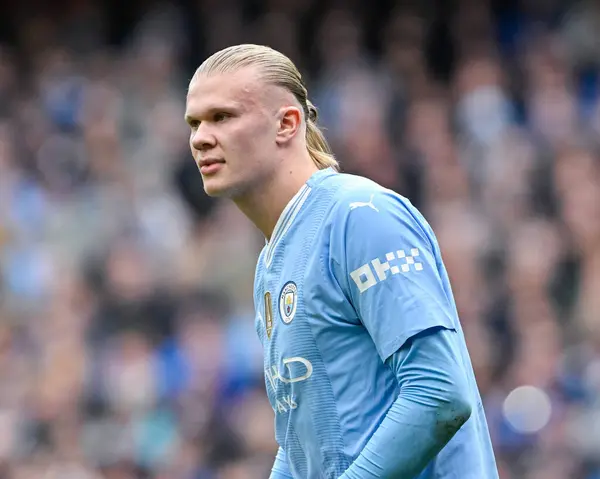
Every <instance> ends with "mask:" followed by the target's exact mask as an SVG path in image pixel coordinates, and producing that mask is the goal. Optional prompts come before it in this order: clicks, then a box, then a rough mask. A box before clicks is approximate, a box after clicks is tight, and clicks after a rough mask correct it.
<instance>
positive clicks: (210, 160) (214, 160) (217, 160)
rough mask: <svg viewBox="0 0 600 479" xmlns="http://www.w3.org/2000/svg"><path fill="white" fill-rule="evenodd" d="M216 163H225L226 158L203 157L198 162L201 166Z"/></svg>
mask: <svg viewBox="0 0 600 479" xmlns="http://www.w3.org/2000/svg"><path fill="white" fill-rule="evenodd" d="M215 163H225V160H223V159H221V158H202V159H201V160H200V161H199V162H198V166H199V167H200V168H202V167H203V166H210V165H213V164H215Z"/></svg>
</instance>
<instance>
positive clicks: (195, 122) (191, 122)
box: [188, 120, 200, 130]
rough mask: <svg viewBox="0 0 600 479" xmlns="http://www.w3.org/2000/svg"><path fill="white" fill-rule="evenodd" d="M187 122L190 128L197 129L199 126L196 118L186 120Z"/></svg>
mask: <svg viewBox="0 0 600 479" xmlns="http://www.w3.org/2000/svg"><path fill="white" fill-rule="evenodd" d="M188 124H189V125H190V128H191V129H192V130H197V129H198V127H199V126H200V122H199V121H198V120H190V121H189V122H188Z"/></svg>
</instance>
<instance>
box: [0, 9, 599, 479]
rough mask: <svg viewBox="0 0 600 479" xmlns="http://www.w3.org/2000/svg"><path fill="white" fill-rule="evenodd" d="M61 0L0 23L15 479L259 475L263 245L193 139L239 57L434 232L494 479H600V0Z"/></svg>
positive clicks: (266, 454) (6, 428)
mask: <svg viewBox="0 0 600 479" xmlns="http://www.w3.org/2000/svg"><path fill="white" fill-rule="evenodd" d="M48 3H49V4H50V3H52V5H45V4H44V3H43V2H31V1H29V0H23V1H22V2H19V3H18V4H17V3H15V4H13V5H12V7H11V9H10V11H9V12H5V13H3V14H2V15H0V17H1V20H0V33H1V35H0V38H2V40H1V41H0V478H2V479H3V478H7V479H9V478H10V479H13V478H14V479H30V478H36V479H37V478H51V479H54V478H61V479H80V478H81V479H88V478H89V479H95V478H107V479H113V478H114V479H130V478H155V479H246V478H253V479H254V478H259V477H267V476H268V471H269V469H270V466H271V464H272V460H273V455H274V451H275V449H276V444H275V443H274V440H273V412H272V410H271V409H270V407H269V405H268V402H267V401H266V398H265V394H264V392H263V390H264V383H263V381H264V380H263V373H262V356H261V355H262V353H261V350H260V345H259V343H258V339H257V338H256V334H255V331H254V326H253V305H252V280H253V274H254V266H255V261H256V257H257V254H258V252H259V251H260V248H261V247H262V244H264V239H263V238H261V237H260V235H259V234H258V233H257V232H256V231H255V229H254V227H253V226H252V225H251V224H250V223H249V222H248V221H247V220H246V219H245V218H244V217H243V216H242V215H241V213H239V212H238V211H237V210H236V209H235V207H234V206H232V205H231V204H229V203H228V202H223V201H214V200H211V199H209V198H207V197H206V195H205V194H204V192H203V189H202V182H201V177H200V175H199V173H198V172H197V169H196V166H195V165H194V163H193V160H192V158H191V155H190V154H189V150H188V146H187V138H188V131H187V128H186V126H185V123H184V121H183V112H184V104H185V93H186V89H187V82H188V80H189V78H191V75H192V74H193V71H194V68H195V67H196V66H197V65H199V64H200V63H201V62H202V60H203V59H204V58H206V56H207V55H208V54H210V53H211V52H213V51H215V50H216V49H219V48H221V47H225V46H228V45H231V44H233V43H238V42H255V43H262V44H268V45H271V46H273V47H274V48H277V49H279V50H281V51H283V52H284V53H286V54H288V55H289V56H290V57H291V58H292V59H293V60H294V61H295V62H296V63H297V64H298V66H299V67H300V68H301V69H302V70H303V71H304V73H305V77H306V82H307V84H308V86H309V97H310V98H311V99H312V101H313V102H314V103H315V104H316V105H317V107H319V109H320V117H319V121H320V122H321V125H322V126H323V127H324V128H326V132H327V136H328V138H329V139H330V142H331V143H332V145H333V147H334V149H335V151H336V154H337V157H338V159H339V161H340V162H341V164H342V167H343V169H344V170H345V171H348V172H352V173H358V174H362V175H365V176H368V177H370V178H372V179H374V180H376V181H378V182H380V183H382V184H384V185H385V186H387V187H390V188H393V189H394V190H396V191H398V192H400V193H401V194H403V195H405V196H407V197H408V198H409V199H410V200H411V201H412V202H413V203H414V204H415V205H416V206H418V207H419V208H420V209H421V210H422V212H423V213H424V214H425V216H426V217H427V218H428V220H429V221H430V222H431V224H432V226H433V228H434V230H435V231H436V233H437V235H438V239H439V241H440V244H441V247H442V250H443V255H444V259H445V262H446V266H447V268H448V271H449V274H450V276H451V279H452V282H453V288H454V292H455V295H456V300H457V305H458V308H459V312H460V317H461V320H462V323H463V326H464V329H465V333H466V336H467V340H468V345H469V348H470V352H471V356H472V359H473V363H474V367H475V369H476V374H477V379H478V382H479V386H480V389H481V391H482V395H483V397H484V403H485V407H486V411H487V415H488V419H489V425H490V429H491V433H492V437H493V442H494V447H495V450H496V455H497V460H498V466H499V469H500V474H501V478H502V479H598V478H600V454H599V453H598V451H600V161H599V152H600V149H599V147H600V144H599V142H598V138H599V134H600V75H599V73H600V7H599V6H598V4H597V2H593V1H580V2H562V1H560V0H522V1H516V0H515V1H512V2H491V1H485V0H456V1H454V2H444V1H440V2H435V1H428V2H419V3H418V8H416V7H413V6H411V5H410V4H408V3H407V2H401V1H394V0H387V1H375V2H360V1H344V2H342V1H334V0H332V1H316V0H295V1H286V0H264V1H259V0H252V1H251V0H219V1H217V0H196V1H194V0H189V1H183V0H182V1H181V2H164V3H163V2H160V1H149V0H147V1H142V0H140V1H137V2H130V3H127V4H125V3H123V4H122V5H120V4H119V3H118V2H116V1H113V2H109V1H107V2H102V1H99V0H72V1H61V2H48ZM51 8H52V10H51ZM13 388H14V389H13Z"/></svg>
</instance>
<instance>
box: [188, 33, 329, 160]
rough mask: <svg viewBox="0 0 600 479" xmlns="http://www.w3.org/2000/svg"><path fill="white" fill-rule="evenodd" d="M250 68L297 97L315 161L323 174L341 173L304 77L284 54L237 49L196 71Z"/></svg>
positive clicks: (247, 47)
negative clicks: (325, 172) (327, 171)
mask: <svg viewBox="0 0 600 479" xmlns="http://www.w3.org/2000/svg"><path fill="white" fill-rule="evenodd" d="M250 66H253V67H257V68H259V69H260V71H261V77H262V79H263V80H265V81H266V82H268V83H270V84H272V85H276V86H279V87H282V88H285V89H286V90H288V91H289V92H290V93H292V94H293V95H294V97H296V100H297V101H298V103H300V105H301V106H302V110H303V111H304V118H305V121H306V148H307V149H308V154H309V155H310V157H311V159H312V161H313V162H314V163H315V165H317V167H318V168H319V169H320V170H324V169H325V168H333V169H335V170H338V171H339V164H338V162H337V160H336V159H335V157H334V155H333V152H332V151H331V148H330V146H329V143H327V140H326V138H325V135H324V134H323V132H322V131H321V129H320V128H319V127H318V126H317V118H318V112H317V109H316V107H315V106H314V105H313V104H312V103H311V102H310V101H309V100H308V92H307V90H306V85H305V84H304V81H303V80H302V75H301V74H300V72H299V71H298V69H297V68H296V65H294V63H293V62H292V61H291V60H290V59H289V58H288V57H287V56H285V55H284V54H283V53H280V52H278V51H277V50H274V49H272V48H270V47H267V46H263V45H253V44H242V45H234V46H231V47H228V48H225V49H223V50H220V51H218V52H216V53H214V54H213V55H211V56H210V57H209V58H207V59H206V60H205V61H204V62H203V63H202V65H200V67H199V68H198V70H197V71H196V75H198V74H207V75H209V74H214V73H227V72H232V71H236V70H238V69H240V68H244V67H250Z"/></svg>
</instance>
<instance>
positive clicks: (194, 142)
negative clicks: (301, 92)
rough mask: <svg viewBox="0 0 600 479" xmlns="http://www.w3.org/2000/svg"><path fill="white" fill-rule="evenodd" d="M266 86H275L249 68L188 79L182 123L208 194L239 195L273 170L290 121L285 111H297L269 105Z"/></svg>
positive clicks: (270, 92) (275, 168) (288, 107)
mask: <svg viewBox="0 0 600 479" xmlns="http://www.w3.org/2000/svg"><path fill="white" fill-rule="evenodd" d="M270 90H275V87H270V86H268V85H265V83H264V82H263V81H262V80H261V79H260V77H259V75H258V73H257V72H256V71H255V70H254V69H250V68H246V69H241V70H238V71H237V72H233V73H223V74H214V75H202V74H197V75H196V76H195V77H194V78H193V79H192V82H191V83H190V88H189V92H188V96H187V105H186V121H187V123H188V124H189V126H190V148H191V151H192V155H193V157H194V159H195V161H196V164H197V165H198V168H199V170H200V173H201V175H202V178H203V182H204V189H205V191H206V193H207V194H208V195H210V196H225V197H229V198H235V197H240V196H243V195H245V194H248V192H249V191H251V190H252V189H255V188H260V186H261V184H262V183H264V181H266V180H267V179H268V178H269V177H270V175H272V174H273V172H274V171H276V170H277V167H278V165H279V162H280V156H281V149H282V146H283V145H284V143H285V142H286V141H288V139H289V138H288V137H289V136H290V135H289V128H287V127H288V126H289V121H290V118H291V119H292V121H293V120H294V119H293V117H294V112H293V111H291V112H290V110H298V109H297V108H294V107H293V106H287V107H286V106H284V105H285V104H284V103H281V102H280V103H279V104H277V103H274V100H273V97H274V95H273V94H272V93H273V91H270ZM280 93H281V92H280ZM275 96H276V95H275ZM290 115H291V116H290ZM296 116H297V117H298V119H299V112H296ZM297 123H298V122H297ZM297 127H298V126H297V125H296V129H297ZM292 136H293V135H292Z"/></svg>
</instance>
